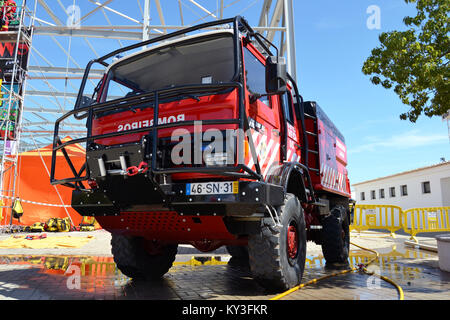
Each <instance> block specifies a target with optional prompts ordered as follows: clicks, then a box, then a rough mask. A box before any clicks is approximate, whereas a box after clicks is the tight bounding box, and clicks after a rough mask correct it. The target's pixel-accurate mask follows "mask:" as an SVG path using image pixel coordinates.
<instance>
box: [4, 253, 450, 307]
mask: <svg viewBox="0 0 450 320" xmlns="http://www.w3.org/2000/svg"><path fill="white" fill-rule="evenodd" d="M379 253H380V257H379V259H377V260H376V261H374V262H373V263H372V264H371V265H370V266H369V267H368V269H369V271H374V272H376V273H377V274H381V275H383V276H386V277H389V278H391V279H392V280H394V281H395V282H397V283H398V284H399V285H400V286H401V287H402V288H403V290H404V293H405V299H450V294H449V292H450V274H449V273H445V272H443V271H440V270H439V268H438V262H437V256H436V254H434V253H427V252H423V251H418V250H407V249H403V250H402V251H401V252H400V251H397V249H396V247H391V248H388V249H386V250H383V251H379ZM373 257H374V255H373V254H372V253H370V252H367V251H363V250H352V251H351V252H350V258H349V266H351V267H353V266H355V265H358V264H361V263H362V264H364V263H367V261H369V260H370V259H372V258H373ZM335 271H336V270H335V269H334V268H329V267H327V266H326V265H325V261H324V259H323V257H322V256H321V255H316V256H308V257H307V260H306V268H305V273H304V278H303V282H307V281H309V280H312V279H314V278H319V277H321V276H323V275H326V274H329V273H331V272H335ZM276 294H277V293H274V292H267V291H265V290H264V289H263V288H262V287H260V286H259V285H258V284H257V283H256V282H255V281H253V279H252V277H251V273H250V270H249V267H248V265H245V264H243V263H240V262H239V261H233V259H231V260H230V258H229V256H228V255H217V256H207V255H200V256H194V257H193V256H192V255H178V256H177V260H176V262H175V263H174V266H173V267H172V268H171V269H170V271H169V272H168V273H167V274H166V275H165V276H164V277H163V279H161V280H160V281H155V282H139V281H133V280H132V279H130V278H128V277H126V276H125V275H123V274H122V273H121V272H120V271H119V270H118V269H117V267H116V265H115V263H114V261H113V258H112V257H88V256H32V255H30V256H17V255H10V256H0V299H32V300H39V299H70V300H73V299H107V300H109V299H111V300H112V299H161V300H172V299H177V300H178V299H182V300H186V299H189V300H198V299H220V300H227V299H233V300H234V299H244V300H252V299H258V300H265V299H269V298H271V297H273V296H275V295H276ZM397 298H398V294H397V291H396V290H395V288H394V287H393V286H392V285H391V284H389V283H386V282H384V281H382V280H380V279H379V278H377V277H374V276H368V275H366V274H360V273H358V272H354V273H349V274H346V275H341V276H337V277H333V278H329V279H326V280H323V281H320V282H318V283H316V284H313V285H311V286H308V287H305V288H303V289H301V290H298V291H296V292H294V293H292V294H290V295H289V296H287V297H285V298H283V300H289V299H292V300H308V299H314V300H319V299H375V300H379V299H393V300H395V299H397Z"/></svg>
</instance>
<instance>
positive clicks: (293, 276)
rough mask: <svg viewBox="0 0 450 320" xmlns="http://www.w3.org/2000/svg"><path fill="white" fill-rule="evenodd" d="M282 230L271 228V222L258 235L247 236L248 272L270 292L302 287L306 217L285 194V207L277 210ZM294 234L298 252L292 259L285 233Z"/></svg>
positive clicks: (296, 203)
mask: <svg viewBox="0 0 450 320" xmlns="http://www.w3.org/2000/svg"><path fill="white" fill-rule="evenodd" d="M277 212H278V214H279V216H280V217H281V227H275V226H274V225H273V221H272V218H265V219H263V221H262V226H261V232H260V234H258V235H251V236H249V240H248V252H249V263H250V270H251V272H252V274H253V277H254V279H255V280H256V281H257V282H258V283H259V284H260V285H261V286H263V287H265V288H266V289H269V290H287V289H289V288H292V287H294V286H296V285H298V284H300V283H301V280H302V277H303V271H304V269H305V259H306V227H305V217H304V213H303V209H302V206H301V204H300V201H299V200H298V198H297V197H296V196H294V195H293V194H290V193H288V194H286V196H285V199H284V204H283V205H282V206H280V207H278V208H277ZM290 226H293V227H294V230H295V232H296V237H295V238H296V239H297V244H298V245H297V250H296V251H295V256H294V257H293V258H291V257H290V256H289V252H288V247H289V244H288V239H287V237H288V230H289V227H290Z"/></svg>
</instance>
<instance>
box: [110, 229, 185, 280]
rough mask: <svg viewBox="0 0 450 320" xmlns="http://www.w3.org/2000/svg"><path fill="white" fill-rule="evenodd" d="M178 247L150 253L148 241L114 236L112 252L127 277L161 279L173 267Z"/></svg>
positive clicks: (159, 249) (169, 247)
mask: <svg viewBox="0 0 450 320" xmlns="http://www.w3.org/2000/svg"><path fill="white" fill-rule="evenodd" d="M177 248H178V245H166V246H160V247H158V250H157V252H156V251H153V252H151V253H149V245H148V243H146V240H145V239H143V238H139V237H127V236H123V235H117V234H113V235H112V238H111V251H112V254H113V256H114V262H115V263H116V265H117V268H119V270H120V271H121V272H122V273H123V274H124V275H126V276H128V277H130V278H133V279H140V280H156V279H159V278H161V277H162V276H163V275H164V274H165V273H167V271H169V269H170V268H171V267H172V264H173V262H174V261H175V256H176V254H177Z"/></svg>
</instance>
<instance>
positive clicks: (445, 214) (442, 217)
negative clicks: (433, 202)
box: [402, 207, 450, 242]
mask: <svg viewBox="0 0 450 320" xmlns="http://www.w3.org/2000/svg"><path fill="white" fill-rule="evenodd" d="M449 210H450V207H430V208H413V209H408V210H406V211H403V220H402V224H403V231H405V232H406V233H409V234H410V235H411V240H414V241H415V242H418V241H417V239H416V235H417V234H418V233H422V232H444V231H450V217H449Z"/></svg>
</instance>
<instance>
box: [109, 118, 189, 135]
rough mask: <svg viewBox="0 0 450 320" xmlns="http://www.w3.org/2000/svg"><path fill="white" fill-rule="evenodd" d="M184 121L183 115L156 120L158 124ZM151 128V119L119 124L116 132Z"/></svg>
mask: <svg viewBox="0 0 450 320" xmlns="http://www.w3.org/2000/svg"><path fill="white" fill-rule="evenodd" d="M184 119H185V115H184V114H179V115H176V116H174V115H172V116H168V117H162V118H158V124H166V123H174V122H180V121H184ZM151 126H153V119H150V120H141V121H135V122H131V123H125V124H120V125H119V126H118V127H117V132H120V131H128V130H134V129H140V128H146V127H151Z"/></svg>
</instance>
